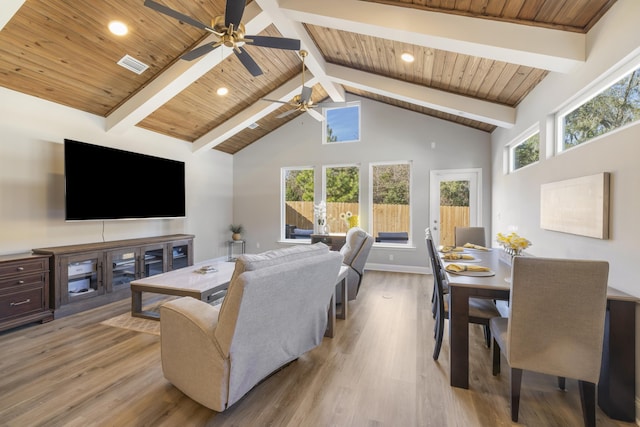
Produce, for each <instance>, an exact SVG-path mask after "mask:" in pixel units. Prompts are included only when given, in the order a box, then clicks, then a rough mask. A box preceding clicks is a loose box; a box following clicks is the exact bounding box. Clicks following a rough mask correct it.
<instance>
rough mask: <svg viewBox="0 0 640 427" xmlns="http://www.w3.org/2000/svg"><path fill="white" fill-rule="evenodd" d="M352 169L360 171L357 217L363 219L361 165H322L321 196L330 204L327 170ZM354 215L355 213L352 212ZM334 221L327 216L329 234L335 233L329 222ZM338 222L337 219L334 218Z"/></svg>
mask: <svg viewBox="0 0 640 427" xmlns="http://www.w3.org/2000/svg"><path fill="white" fill-rule="evenodd" d="M351 167H355V168H357V169H358V212H357V213H355V214H356V215H358V216H359V217H360V218H362V215H361V211H362V167H361V165H360V163H339V164H329V165H322V189H321V194H322V200H324V202H325V203H327V204H328V203H329V202H328V201H327V169H329V168H351ZM352 213H353V212H352ZM330 219H332V218H330V217H329V216H327V224H328V225H329V232H330V233H333V232H334V231H332V230H331V224H329V220H330ZM334 219H336V220H337V218H334Z"/></svg>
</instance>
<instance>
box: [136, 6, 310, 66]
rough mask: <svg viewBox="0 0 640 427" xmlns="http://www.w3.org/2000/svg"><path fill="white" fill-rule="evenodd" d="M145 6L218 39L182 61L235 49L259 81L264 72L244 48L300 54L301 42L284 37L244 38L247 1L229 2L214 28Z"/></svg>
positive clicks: (185, 55) (167, 8)
mask: <svg viewBox="0 0 640 427" xmlns="http://www.w3.org/2000/svg"><path fill="white" fill-rule="evenodd" d="M144 5H145V6H147V7H149V8H151V9H153V10H155V11H157V12H160V13H163V14H165V15H167V16H170V17H172V18H175V19H177V20H179V21H182V22H184V23H186V24H189V25H193V26H194V27H196V28H200V29H201V30H205V31H208V32H210V33H213V34H215V35H216V36H218V41H217V42H215V43H207V44H204V45H202V46H200V47H197V48H195V49H193V50H192V51H190V52H187V53H185V54H184V55H182V57H181V58H182V59H184V60H187V61H193V60H194V59H197V58H199V57H201V56H203V55H205V54H207V53H209V52H211V51H212V50H214V49H215V48H217V47H219V46H223V45H224V46H226V47H228V48H232V49H233V52H234V53H235V54H236V56H237V57H238V59H239V60H240V62H241V63H242V65H244V67H245V68H246V69H247V70H249V72H250V73H251V74H252V75H253V76H254V77H257V76H259V75H261V74H262V70H261V69H260V67H259V66H258V64H257V63H256V62H255V61H254V60H253V58H251V56H249V54H248V53H247V51H246V50H245V49H244V48H243V47H242V46H243V45H244V44H251V45H254V46H261V47H269V48H275V49H287V50H299V49H300V40H296V39H288V38H285V37H268V36H249V35H245V28H244V24H243V23H242V22H241V20H242V15H243V13H244V8H245V0H227V4H226V8H225V12H224V15H220V16H216V17H215V18H213V19H212V20H211V26H208V25H205V24H203V23H202V22H199V21H197V20H195V19H193V18H190V17H189V16H187V15H184V14H182V13H180V12H177V11H175V10H173V9H171V8H169V7H167V6H164V5H161V4H160V3H156V2H155V1H153V0H145V2H144Z"/></svg>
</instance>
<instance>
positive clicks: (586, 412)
mask: <svg viewBox="0 0 640 427" xmlns="http://www.w3.org/2000/svg"><path fill="white" fill-rule="evenodd" d="M578 384H579V386H580V401H581V402H582V418H583V419H584V425H585V427H595V426H596V385H595V384H594V383H590V382H588V381H578Z"/></svg>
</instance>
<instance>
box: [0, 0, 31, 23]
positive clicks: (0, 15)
mask: <svg viewBox="0 0 640 427" xmlns="http://www.w3.org/2000/svg"><path fill="white" fill-rule="evenodd" d="M25 1H26V0H2V3H1V4H0V31H2V29H3V28H4V26H5V25H7V22H9V21H10V20H11V18H13V15H15V14H16V12H18V10H19V9H20V8H21V7H22V5H23V4H24V2H25Z"/></svg>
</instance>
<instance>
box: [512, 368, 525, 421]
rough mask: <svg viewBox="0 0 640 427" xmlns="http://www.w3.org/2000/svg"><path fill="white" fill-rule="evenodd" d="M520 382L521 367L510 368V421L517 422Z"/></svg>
mask: <svg viewBox="0 0 640 427" xmlns="http://www.w3.org/2000/svg"><path fill="white" fill-rule="evenodd" d="M521 384H522V369H517V368H511V421H513V422H514V423H517V422H518V411H519V409H520V385H521Z"/></svg>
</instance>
